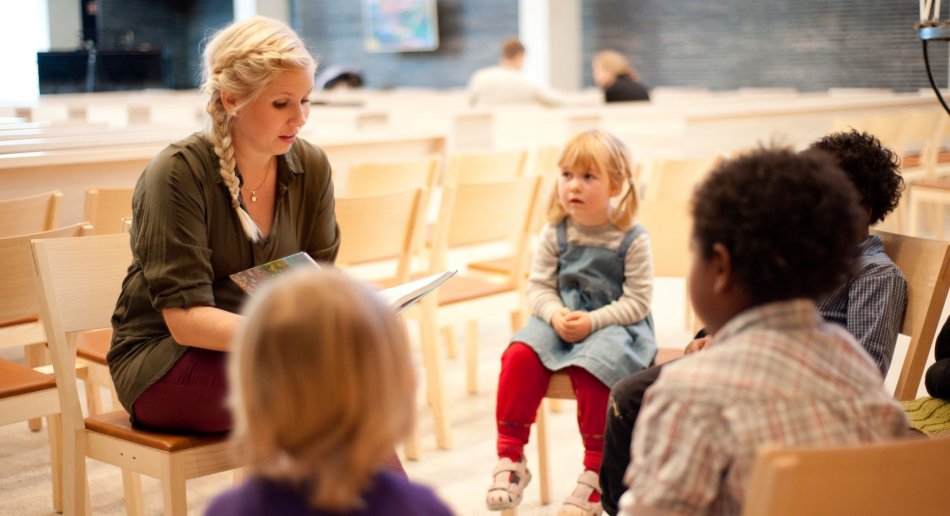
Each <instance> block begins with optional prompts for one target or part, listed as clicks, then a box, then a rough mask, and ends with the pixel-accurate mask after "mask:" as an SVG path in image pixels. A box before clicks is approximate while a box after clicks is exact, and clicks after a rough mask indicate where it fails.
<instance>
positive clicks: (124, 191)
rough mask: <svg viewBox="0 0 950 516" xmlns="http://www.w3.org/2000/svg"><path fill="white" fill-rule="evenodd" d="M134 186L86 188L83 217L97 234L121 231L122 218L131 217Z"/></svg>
mask: <svg viewBox="0 0 950 516" xmlns="http://www.w3.org/2000/svg"><path fill="white" fill-rule="evenodd" d="M133 192H134V188H132V187H128V188H90V189H88V190H86V198H85V205H84V206H83V219H85V220H87V221H89V223H91V224H92V227H93V228H95V231H96V234H97V235H106V234H109V233H121V232H122V219H123V218H126V217H129V218H131V217H132V193H133Z"/></svg>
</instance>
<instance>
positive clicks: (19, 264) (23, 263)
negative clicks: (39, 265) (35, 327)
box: [0, 223, 92, 322]
mask: <svg viewBox="0 0 950 516" xmlns="http://www.w3.org/2000/svg"><path fill="white" fill-rule="evenodd" d="M91 232H92V227H91V226H88V225H85V224H83V223H79V224H73V225H72V226H66V227H62V228H58V229H54V230H51V231H42V232H39V233H32V234H29V235H18V236H12V237H5V238H0V321H4V322H6V321H13V320H17V319H21V318H30V319H32V318H33V317H36V316H37V315H38V314H39V313H40V301H39V296H38V295H37V292H36V285H35V282H34V281H33V251H32V250H31V249H30V241H31V240H33V239H35V238H61V237H76V236H82V235H86V234H89V233H91Z"/></svg>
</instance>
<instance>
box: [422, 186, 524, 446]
mask: <svg viewBox="0 0 950 516" xmlns="http://www.w3.org/2000/svg"><path fill="white" fill-rule="evenodd" d="M539 184H540V178H539V177H525V178H518V179H513V180H509V181H500V182H492V183H463V184H458V185H450V186H448V187H446V188H445V189H444V191H443V193H442V203H441V206H440V215H439V222H438V224H437V226H436V232H435V238H434V239H433V250H432V257H431V258H430V270H429V273H430V274H435V273H439V272H442V271H443V270H444V269H445V268H446V266H447V258H446V255H447V253H448V251H449V249H452V248H456V247H459V246H466V245H473V244H477V243H479V242H480V241H484V240H482V239H485V240H490V239H495V238H499V237H501V238H506V237H507V236H508V235H510V234H511V233H513V232H516V233H519V234H521V235H525V237H524V238H520V239H519V246H518V249H517V250H516V253H515V256H516V257H517V259H516V261H515V263H516V264H519V265H517V266H516V267H515V268H514V270H513V271H512V273H511V276H510V277H508V278H507V279H506V281H504V282H493V281H489V280H487V279H484V278H481V277H478V276H471V275H467V274H460V275H458V276H456V277H455V278H453V279H452V280H450V281H449V283H447V284H446V285H444V286H443V287H442V288H440V289H439V290H437V291H435V292H434V293H433V294H432V295H429V296H427V297H425V298H424V299H422V301H420V302H419V303H417V304H416V305H415V306H414V307H412V308H410V309H409V310H408V311H407V312H406V316H407V317H411V318H413V319H416V320H418V321H419V323H420V329H421V341H422V351H423V363H424V367H425V370H426V392H427V396H428V400H429V403H430V404H431V405H432V410H433V413H434V418H435V420H436V428H435V434H436V444H437V446H438V447H439V448H442V449H448V448H450V447H451V436H450V433H449V428H448V422H447V418H446V415H445V401H444V393H443V389H442V386H443V378H442V377H443V375H442V364H441V359H440V358H439V355H438V350H439V348H440V346H439V334H440V332H439V329H440V328H443V327H448V326H451V325H454V324H458V323H465V324H466V384H467V388H468V390H469V392H475V391H476V390H477V376H478V365H477V318H478V315H479V314H482V313H498V312H509V313H510V316H511V318H512V324H513V326H514V327H516V328H517V327H520V326H522V325H523V298H524V285H525V278H524V273H523V271H522V268H521V265H520V264H522V263H524V259H523V255H524V253H527V252H528V246H529V243H528V238H527V233H528V228H529V225H530V218H531V217H530V214H531V210H532V209H533V203H534V202H536V199H537V196H538V188H539ZM512 209H514V210H515V211H514V212H512V211H511V210H512ZM503 213H511V216H506V215H502V214H503ZM450 292H454V294H455V296H456V298H455V299H447V294H448V293H450Z"/></svg>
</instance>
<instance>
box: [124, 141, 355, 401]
mask: <svg viewBox="0 0 950 516" xmlns="http://www.w3.org/2000/svg"><path fill="white" fill-rule="evenodd" d="M277 163H278V165H277V193H276V202H275V207H274V210H275V216H274V222H273V226H272V227H271V232H270V235H269V236H268V238H267V240H264V241H262V242H260V243H258V244H254V243H252V242H251V241H249V240H248V239H247V237H246V236H245V235H244V231H243V230H242V229H241V223H240V221H239V220H238V217H237V214H236V212H235V210H234V208H232V207H231V197H230V194H229V193H228V189H227V187H226V186H225V185H224V182H223V181H222V179H221V176H220V175H219V174H218V170H219V166H218V159H217V156H216V155H215V154H214V150H213V148H212V146H211V144H210V143H209V142H208V141H207V140H206V139H205V137H204V136H203V135H202V134H200V133H196V134H193V135H191V136H190V137H188V138H186V139H184V140H182V141H180V142H178V143H175V144H172V145H170V146H168V147H167V148H166V149H164V150H163V151H162V152H161V153H159V154H158V156H156V157H155V158H154V159H153V160H152V161H151V163H149V165H148V166H147V167H146V168H145V171H144V172H142V175H141V177H139V180H138V183H137V184H136V185H135V193H134V195H133V197H132V228H131V245H132V265H131V266H129V272H128V274H127V275H126V277H125V280H124V281H123V282H122V292H121V294H120V295H119V300H118V302H117V303H116V308H115V313H114V314H113V316H112V328H113V337H112V347H111V349H110V350H109V354H108V356H107V359H108V362H109V370H110V371H111V373H112V380H113V382H114V383H115V388H116V392H117V393H118V396H119V401H120V402H121V403H122V405H123V406H124V407H125V409H126V410H128V411H129V413H131V412H132V404H133V403H134V402H135V400H136V399H137V398H138V397H139V395H140V394H142V392H143V391H145V389H147V388H148V387H149V386H151V385H152V384H153V383H154V382H155V381H156V380H158V379H159V378H161V377H162V376H163V375H164V374H165V373H167V372H168V370H169V369H171V367H172V366H173V365H174V364H175V362H176V361H177V360H178V359H179V358H181V356H182V354H184V352H185V351H186V350H187V349H188V348H187V347H186V346H183V345H180V344H178V343H176V342H175V341H174V340H173V339H172V337H171V334H170V333H169V331H168V327H167V326H166V325H165V319H164V318H163V316H162V312H161V311H162V309H164V308H187V307H191V306H215V307H218V308H220V309H223V310H227V311H229V312H238V311H239V310H240V309H241V305H242V303H243V302H244V300H245V297H246V296H245V294H244V292H243V291H242V290H241V289H240V288H239V287H238V286H237V284H235V283H234V282H233V281H232V280H231V279H230V278H229V277H228V275H230V274H232V273H235V272H238V271H242V270H244V269H247V268H250V267H253V266H255V265H260V264H262V263H266V262H268V261H271V260H275V259H277V258H280V257H282V256H287V255H289V254H293V253H296V252H299V251H306V252H308V253H309V254H310V255H311V256H312V257H313V258H314V259H315V260H317V261H321V262H332V261H333V260H334V259H335V258H336V253H337V249H338V248H339V245H340V234H339V228H338V227H337V224H336V218H335V217H334V214H333V209H334V202H333V183H332V182H331V177H330V174H331V172H330V164H329V162H328V161H327V158H326V155H325V154H324V153H323V151H321V150H320V149H319V148H317V147H315V146H313V145H311V144H309V143H308V142H306V141H304V140H300V139H298V140H297V141H296V142H295V143H294V145H293V147H292V148H291V150H290V151H289V152H288V153H287V154H285V155H283V156H278V160H277ZM238 175H239V177H240V171H238ZM241 203H242V205H243V203H244V200H243V199H242V200H241Z"/></svg>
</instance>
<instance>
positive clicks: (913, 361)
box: [874, 231, 950, 401]
mask: <svg viewBox="0 0 950 516" xmlns="http://www.w3.org/2000/svg"><path fill="white" fill-rule="evenodd" d="M874 234H876V235H877V236H879V237H880V238H881V240H883V241H884V252H885V253H886V254H887V256H888V257H890V259H891V260H892V261H893V262H894V263H895V264H896V265H897V267H898V268H900V270H901V272H902V273H903V274H904V278H905V279H906V280H907V309H906V311H905V312H904V318H903V321H902V322H901V329H900V333H901V335H906V336H908V337H910V342H909V343H908V345H907V354H906V355H905V356H904V363H903V365H902V366H901V371H900V375H899V376H898V378H897V386H896V387H895V389H894V398H895V399H897V400H901V401H906V400H912V399H914V398H916V397H917V390H918V389H919V387H920V380H921V378H922V377H923V374H924V366H925V365H926V364H927V356H928V355H929V353H930V350H931V348H932V347H933V342H934V337H935V336H936V333H937V329H938V327H939V325H940V322H941V321H940V315H941V313H942V312H943V306H944V303H945V302H946V300H947V291H948V289H950V243H948V242H944V241H940V240H930V239H926V238H918V237H911V236H906V235H898V234H895V233H886V232H883V231H874Z"/></svg>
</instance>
